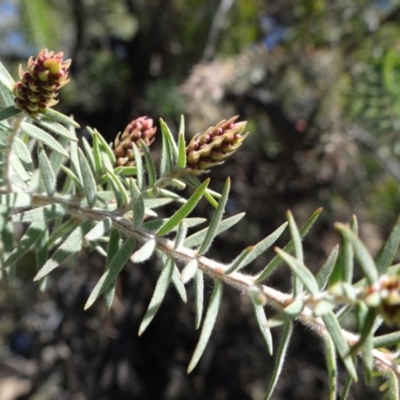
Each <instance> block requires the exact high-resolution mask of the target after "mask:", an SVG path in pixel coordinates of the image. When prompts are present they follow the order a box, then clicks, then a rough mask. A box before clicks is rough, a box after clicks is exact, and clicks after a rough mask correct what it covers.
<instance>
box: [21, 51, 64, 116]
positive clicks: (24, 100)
mask: <svg viewBox="0 0 400 400" xmlns="http://www.w3.org/2000/svg"><path fill="white" fill-rule="evenodd" d="M63 56H64V54H63V53H57V54H54V52H53V51H51V52H48V51H47V49H43V50H41V51H40V52H39V54H38V56H37V58H36V60H34V59H33V58H32V57H30V58H29V60H28V70H27V71H24V70H23V69H22V66H20V70H19V77H20V81H18V82H17V83H16V84H15V86H14V90H13V92H14V95H15V100H14V101H15V106H16V107H17V108H19V109H20V110H23V111H25V112H26V113H28V114H30V115H36V114H38V113H39V111H40V110H41V109H44V108H48V107H52V106H53V105H55V104H57V103H58V100H55V98H56V97H57V95H58V91H59V90H60V89H61V88H62V87H63V86H64V85H66V84H67V83H68V82H69V79H68V69H69V67H70V65H71V60H66V61H63Z"/></svg>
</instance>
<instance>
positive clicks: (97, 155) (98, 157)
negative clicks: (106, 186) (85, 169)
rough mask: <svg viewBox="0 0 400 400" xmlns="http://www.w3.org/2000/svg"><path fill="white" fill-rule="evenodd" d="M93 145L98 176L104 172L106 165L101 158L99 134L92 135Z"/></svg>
mask: <svg viewBox="0 0 400 400" xmlns="http://www.w3.org/2000/svg"><path fill="white" fill-rule="evenodd" d="M92 147H93V160H94V166H95V171H96V174H97V175H98V176H101V175H102V174H103V173H104V166H103V162H102V158H101V150H100V144H99V137H98V135H92Z"/></svg>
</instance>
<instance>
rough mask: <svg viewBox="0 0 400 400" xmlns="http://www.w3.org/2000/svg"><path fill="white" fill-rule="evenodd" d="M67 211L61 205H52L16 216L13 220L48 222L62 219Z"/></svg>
mask: <svg viewBox="0 0 400 400" xmlns="http://www.w3.org/2000/svg"><path fill="white" fill-rule="evenodd" d="M66 211H67V210H66V209H65V207H63V206H61V205H60V204H51V205H48V206H44V207H38V208H34V209H32V210H28V211H23V212H20V213H18V214H14V215H13V216H12V217H11V219H12V221H13V222H36V221H48V220H50V219H54V218H58V217H62V216H63V215H65V214H66Z"/></svg>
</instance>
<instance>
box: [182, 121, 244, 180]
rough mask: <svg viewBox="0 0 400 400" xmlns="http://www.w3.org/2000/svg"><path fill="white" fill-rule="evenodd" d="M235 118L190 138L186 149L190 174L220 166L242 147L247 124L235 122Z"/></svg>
mask: <svg viewBox="0 0 400 400" xmlns="http://www.w3.org/2000/svg"><path fill="white" fill-rule="evenodd" d="M237 118H238V116H235V117H232V118H231V119H229V120H228V121H226V120H222V121H221V122H219V123H218V124H217V125H216V126H214V127H211V128H208V129H207V130H206V131H205V132H204V133H202V134H200V133H198V134H197V135H195V136H194V137H193V138H192V140H191V141H190V143H189V144H188V146H187V147H186V158H187V168H188V169H189V170H190V171H191V172H192V173H201V172H204V171H205V170H207V169H208V168H211V167H214V166H216V165H220V164H222V163H223V162H224V160H225V158H227V157H229V156H230V155H232V154H233V153H234V151H235V150H236V149H238V148H239V147H240V146H241V145H242V142H243V140H244V139H246V137H247V136H248V134H249V132H247V133H245V134H243V130H244V128H245V126H246V124H247V122H246V121H242V122H235V121H236V119H237Z"/></svg>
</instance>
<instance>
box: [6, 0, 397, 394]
mask: <svg viewBox="0 0 400 400" xmlns="http://www.w3.org/2000/svg"><path fill="white" fill-rule="evenodd" d="M0 16H1V18H0V60H1V62H3V63H4V64H5V65H6V67H7V68H8V69H9V70H10V71H11V73H12V75H13V76H14V78H17V70H18V65H19V64H20V63H23V64H24V63H25V62H26V59H27V58H28V57H29V56H30V55H35V54H36V53H37V52H38V50H39V49H41V48H43V47H48V48H49V49H50V50H54V51H60V50H61V51H63V52H64V53H65V55H66V58H72V59H73V64H72V67H71V76H72V80H71V83H70V84H69V85H67V86H66V87H65V89H63V91H62V92H61V99H60V104H59V105H58V106H57V107H58V109H59V110H60V111H62V112H65V113H68V114H73V115H74V116H75V118H76V120H77V121H79V123H80V124H81V126H83V127H85V126H87V125H89V126H92V127H95V128H97V129H98V130H99V131H100V132H101V133H102V134H103V135H104V136H105V137H106V138H107V140H109V141H110V142H111V141H113V139H114V137H115V136H116V134H117V133H118V132H119V131H121V130H123V129H124V127H125V126H126V124H127V123H129V122H130V121H131V120H132V119H134V118H136V117H138V116H140V115H147V116H149V117H151V118H154V119H155V120H157V119H158V118H159V117H163V118H164V119H165V120H166V121H167V122H168V124H170V126H171V127H172V129H176V126H177V123H178V121H179V116H180V114H184V115H185V118H186V122H187V133H188V136H191V135H194V134H195V133H197V132H201V131H204V130H205V129H206V128H208V127H209V126H211V125H215V124H216V123H217V122H218V121H220V120H221V119H227V118H229V117H231V116H232V115H236V114H239V115H240V118H241V119H244V120H247V121H248V129H249V130H250V131H251V132H252V133H251V135H250V137H249V139H247V140H246V143H245V145H244V146H242V147H241V149H240V151H238V152H237V153H236V154H235V156H234V157H233V159H229V161H227V162H226V163H225V164H224V165H223V166H222V167H219V168H216V169H215V171H214V170H213V171H212V173H211V177H212V182H213V183H212V185H213V187H214V188H216V189H220V188H221V187H222V184H223V181H224V179H225V178H226V176H231V177H232V179H233V190H232V195H231V199H230V203H229V212H230V213H232V214H233V213H237V212H239V211H246V213H247V215H246V218H245V221H244V222H243V221H242V222H241V223H240V225H238V227H236V228H234V229H233V230H232V231H231V232H228V234H225V235H224V236H222V237H221V238H220V239H219V240H216V242H215V244H214V246H213V249H212V252H211V256H212V257H215V258H218V259H219V260H221V261H229V260H231V259H232V258H234V257H235V256H236V255H237V253H238V252H239V251H240V250H241V249H242V248H244V247H245V246H247V245H249V244H252V243H255V242H256V241H258V240H260V239H261V238H262V237H264V236H266V235H267V234H269V233H270V232H272V230H273V229H275V228H276V227H277V226H278V225H280V224H281V223H282V222H283V221H284V218H285V211H286V210H287V209H291V210H292V211H293V213H294V216H295V218H296V219H297V221H298V223H299V224H301V223H302V222H304V221H305V220H306V218H307V217H308V216H309V215H310V214H311V213H312V212H313V211H314V210H315V209H316V208H317V207H320V206H323V207H324V209H325V211H324V213H323V214H322V217H321V218H320V220H319V222H318V224H317V227H316V228H314V230H313V232H312V233H310V234H309V236H308V237H307V238H306V239H305V242H304V243H305V247H306V249H307V250H308V254H307V255H306V263H307V265H309V266H310V267H311V268H312V269H313V270H317V269H318V268H319V266H320V265H321V263H322V260H323V257H326V256H327V254H329V252H330V251H331V249H332V247H333V246H334V245H335V244H336V242H337V241H338V240H339V239H338V236H337V235H336V234H335V233H334V231H333V229H332V224H333V222H334V221H337V220H340V221H349V220H350V218H351V215H352V214H353V213H354V214H356V215H357V216H358V218H359V222H360V236H361V237H362V239H363V240H364V241H365V243H366V244H367V247H368V248H369V249H370V251H371V252H372V253H376V251H377V250H378V249H379V247H380V244H381V242H382V239H383V238H385V237H386V235H387V234H388V232H389V231H390V229H391V227H392V225H393V223H394V220H395V218H396V216H397V214H398V213H399V211H400V207H399V204H400V203H399V181H400V162H399V155H400V141H399V139H398V137H399V130H400V41H399V37H400V2H399V1H397V0H336V1H334V2H332V1H328V0H282V1H279V2H276V1H268V0H220V1H215V0H202V1H200V0H192V1H183V0H57V1H55V0H35V1H31V0H0ZM81 133H82V134H83V135H85V131H84V129H83V130H82V132H81ZM154 151H155V152H157V144H155V145H154ZM203 206H204V209H203V213H204V214H206V215H211V212H212V210H210V209H209V206H208V205H207V204H204V205H203ZM270 256H271V257H272V253H271V255H270ZM266 261H267V260H266V259H261V260H258V261H257V262H256V263H255V265H254V266H253V268H254V270H257V269H259V268H260V267H261V266H263V265H264V263H265V262H266ZM102 268H104V263H103V260H102V259H101V258H100V257H97V256H96V255H93V254H82V255H81V256H80V258H79V259H77V260H75V261H74V262H73V263H72V265H71V266H70V267H69V268H68V269H64V270H62V271H57V272H55V273H54V274H53V275H52V276H51V277H50V279H51V281H50V285H49V288H48V290H47V291H46V292H45V293H41V292H39V291H38V288H37V286H36V285H34V284H33V283H31V277H32V276H33V269H34V265H31V260H29V259H27V260H25V262H24V265H21V268H20V273H19V279H18V280H17V281H16V283H15V285H14V287H12V288H9V287H7V285H6V284H4V283H2V284H1V288H2V290H1V291H0V309H1V312H0V346H1V353H0V392H1V393H2V396H3V394H4V396H8V397H2V399H4V400H16V399H19V400H22V399H35V400H39V399H74V400H84V399H96V400H102V399H140V400H141V399H143V400H144V399H146V400H147V399H166V400H167V399H174V400H179V399H182V400H184V399H194V400H196V399H199V400H200V399H216V400H224V399H229V400H230V399H238V400H246V399H256V400H257V399H261V398H262V397H263V392H264V391H265V389H266V387H267V385H268V381H269V376H270V374H271V371H272V365H273V358H270V357H268V356H267V352H266V349H264V344H263V342H262V339H261V337H260V335H259V333H258V332H257V329H256V324H255V321H253V319H252V315H251V305H250V304H249V301H248V299H247V298H246V297H244V296H241V295H240V294H239V293H236V292H234V291H233V290H231V291H229V290H227V291H226V293H225V299H224V302H223V304H224V306H223V309H222V311H221V317H220V320H219V322H218V324H217V327H216V331H215V332H214V334H213V337H212V339H211V343H210V345H209V347H208V349H207V351H206V354H205V356H204V358H203V360H202V362H201V364H200V366H199V367H198V368H197V369H196V370H195V371H194V372H193V373H192V374H191V375H189V376H188V375H186V372H185V369H186V365H187V363H188V361H189V359H190V354H191V352H192V351H193V348H194V346H195V343H196V340H197V336H198V333H197V332H196V331H195V330H194V328H193V325H194V322H193V314H194V312H193V307H192V306H191V304H190V302H189V304H188V305H187V306H183V305H181V304H180V303H179V299H178V296H176V294H175V293H172V292H171V293H170V294H169V296H168V299H167V301H166V302H165V304H164V305H163V309H162V310H161V312H160V313H159V315H158V316H157V318H156V319H155V321H154V323H153V325H152V326H151V327H150V329H149V330H148V331H147V332H146V334H145V335H144V336H143V337H142V338H138V337H137V329H138V325H139V323H140V319H141V317H142V316H143V314H144V311H145V309H146V307H147V304H148V301H149V299H150V297H151V293H152V290H153V288H154V284H155V281H156V278H157V275H158V273H159V270H158V269H157V266H156V265H152V264H151V263H149V264H148V265H145V266H139V267H138V266H131V265H128V266H127V267H126V269H125V270H124V272H123V274H122V275H121V278H120V281H119V286H118V299H119V301H118V302H117V303H116V304H115V306H114V308H113V310H112V312H111V313H110V314H108V313H107V312H106V311H105V305H104V304H103V303H101V302H98V304H97V306H96V307H94V308H93V309H91V310H90V311H89V312H85V313H84V312H83V311H82V310H83V304H84V302H85V301H86V298H87V295H88V294H89V293H90V291H91V288H92V287H93V285H94V284H95V283H96V280H97V279H98V277H99V276H100V274H101V272H102ZM285 268H286V267H282V269H281V270H280V271H278V272H277V273H276V274H275V275H274V276H273V277H272V278H271V279H270V281H269V282H268V283H269V284H271V285H273V286H274V287H279V288H281V289H285V288H288V287H289V283H290V282H288V281H287V270H286V269H285ZM209 290H210V288H208V289H207V292H209ZM207 295H209V293H207ZM349 328H350V329H351V328H352V326H349ZM353 328H354V327H353ZM382 329H384V328H382ZM279 335H280V331H279V329H277V330H276V331H274V339H275V340H276V341H278V340H279ZM327 380H328V376H327V373H326V371H325V366H324V359H323V353H322V346H319V345H318V343H317V342H316V340H315V337H314V336H313V334H312V333H311V332H308V331H306V330H304V329H302V328H301V327H300V326H299V327H298V330H297V334H296V335H295V338H294V340H293V341H292V343H291V347H290V350H289V356H288V360H287V362H286V364H285V367H284V371H283V373H282V378H281V380H280V382H279V384H278V387H277V390H276V393H275V395H274V396H275V397H274V399H278V400H279V399H285V400H288V399H289V400H290V399H322V398H325V394H326V388H327V385H328V383H327V382H328V381H327ZM339 382H340V384H343V382H344V375H343V376H339ZM380 384H381V381H379V379H376V381H373V384H372V387H370V388H368V389H367V388H366V386H365V385H364V383H363V382H362V380H361V382H359V383H358V384H357V385H356V386H355V387H354V388H353V389H352V392H351V396H352V397H350V398H353V399H361V398H366V396H368V395H369V396H374V397H372V398H377V397H376V396H378V397H379V394H378V388H379V385H380Z"/></svg>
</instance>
